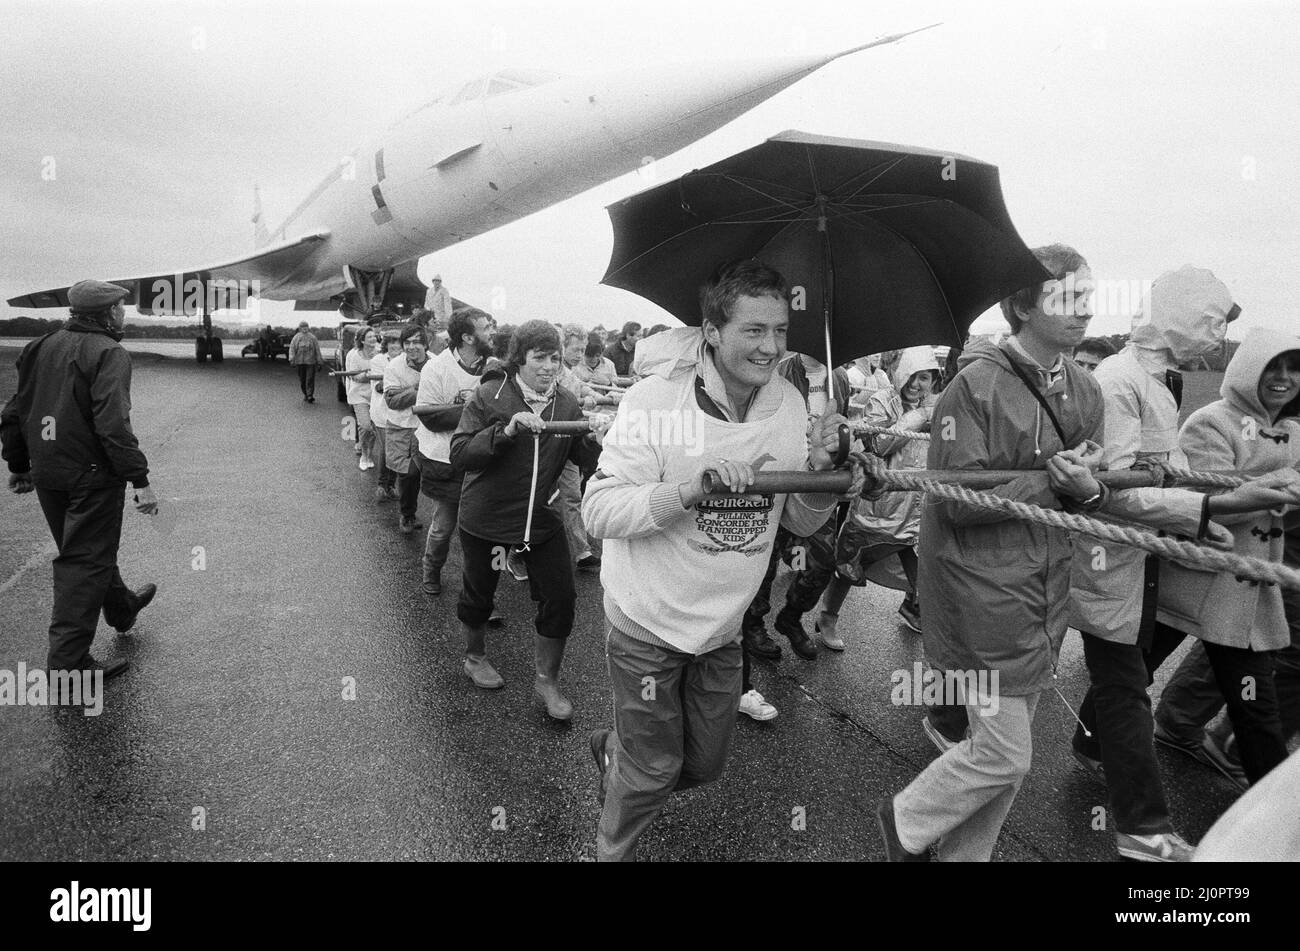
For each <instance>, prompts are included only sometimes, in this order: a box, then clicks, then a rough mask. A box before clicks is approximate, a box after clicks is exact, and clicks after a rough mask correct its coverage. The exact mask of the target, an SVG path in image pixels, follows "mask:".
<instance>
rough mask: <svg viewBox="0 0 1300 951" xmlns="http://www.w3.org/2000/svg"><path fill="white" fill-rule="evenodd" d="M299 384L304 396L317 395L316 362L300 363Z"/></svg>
mask: <svg viewBox="0 0 1300 951" xmlns="http://www.w3.org/2000/svg"><path fill="white" fill-rule="evenodd" d="M298 385H299V386H300V387H302V395H303V396H311V397H315V396H316V364H314V363H300V364H298Z"/></svg>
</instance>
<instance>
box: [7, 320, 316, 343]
mask: <svg viewBox="0 0 1300 951" xmlns="http://www.w3.org/2000/svg"><path fill="white" fill-rule="evenodd" d="M65 323H67V321H66V319H60V320H56V319H51V318H47V317H8V318H5V319H3V320H0V337H42V336H44V335H45V334H47V333H50V332H51V331H53V330H58V329H59V328H60V327H62V326H63V325H64V324H65ZM271 329H272V330H274V331H275V332H276V333H279V334H281V335H282V336H284V337H285V338H286V339H287V338H291V337H293V335H294V334H295V333H297V332H298V328H297V327H296V326H295V327H272V328H271ZM337 329H338V328H336V327H312V328H311V332H312V333H314V334H315V335H316V337H317V338H318V339H320V340H337V339H338V333H337ZM260 331H261V328H260V327H223V326H219V325H218V324H215V323H214V324H213V325H212V332H213V333H215V334H216V335H217V336H219V337H221V338H222V339H224V340H251V339H253V338H254V337H256V336H257V335H258V333H259V332H260ZM200 333H201V328H200V327H199V325H196V324H180V325H172V324H132V323H130V322H128V323H127V325H126V327H124V328H123V330H122V336H123V337H126V338H131V339H135V340H141V339H154V340H193V339H194V338H195V337H197V336H199V334H200Z"/></svg>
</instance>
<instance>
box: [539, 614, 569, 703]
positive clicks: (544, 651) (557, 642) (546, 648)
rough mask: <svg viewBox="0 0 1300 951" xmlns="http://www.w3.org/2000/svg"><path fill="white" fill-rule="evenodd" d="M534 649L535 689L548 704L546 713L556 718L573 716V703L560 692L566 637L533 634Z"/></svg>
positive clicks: (540, 698)
mask: <svg viewBox="0 0 1300 951" xmlns="http://www.w3.org/2000/svg"><path fill="white" fill-rule="evenodd" d="M533 649H534V652H535V655H536V658H537V682H536V683H535V684H534V685H533V690H534V691H535V692H536V693H537V698H538V699H539V700H541V701H542V703H544V704H545V705H546V714H547V716H549V717H551V718H552V719H554V720H567V719H569V718H570V717H572V716H573V704H571V703H569V701H568V700H566V699H565V698H564V694H562V693H560V661H561V660H562V659H563V658H564V639H563V638H559V637H542V635H540V634H534V635H533Z"/></svg>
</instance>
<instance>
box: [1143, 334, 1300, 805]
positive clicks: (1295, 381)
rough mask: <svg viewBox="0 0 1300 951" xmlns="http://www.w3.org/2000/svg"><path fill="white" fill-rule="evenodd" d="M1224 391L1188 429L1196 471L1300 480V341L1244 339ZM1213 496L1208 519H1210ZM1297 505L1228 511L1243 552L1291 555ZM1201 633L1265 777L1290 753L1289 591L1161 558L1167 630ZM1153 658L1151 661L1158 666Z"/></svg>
mask: <svg viewBox="0 0 1300 951" xmlns="http://www.w3.org/2000/svg"><path fill="white" fill-rule="evenodd" d="M1219 392H1220V394H1221V396H1222V398H1221V399H1219V400H1217V401H1216V402H1214V403H1211V404H1209V405H1208V406H1205V407H1202V408H1201V409H1199V410H1197V411H1196V412H1195V413H1193V414H1192V415H1191V416H1190V417H1189V418H1188V420H1187V422H1186V423H1184V424H1183V428H1182V430H1181V431H1180V432H1179V434H1178V444H1179V446H1180V447H1181V448H1182V450H1183V452H1184V453H1185V454H1186V456H1187V464H1188V466H1190V467H1191V468H1192V469H1199V470H1214V469H1236V470H1238V471H1240V472H1241V473H1242V474H1243V475H1247V476H1259V475H1265V474H1268V473H1274V474H1275V475H1274V478H1275V479H1276V480H1277V481H1278V484H1279V485H1284V484H1286V485H1295V484H1296V483H1297V482H1300V475H1297V473H1296V471H1295V470H1294V468H1293V467H1294V466H1295V465H1296V463H1297V461H1300V340H1297V339H1296V338H1295V337H1292V336H1289V335H1287V334H1283V333H1279V332H1277V331H1272V330H1264V329H1260V330H1255V331H1252V332H1251V333H1250V334H1249V335H1247V337H1246V338H1245V340H1243V341H1242V343H1241V346H1240V347H1239V348H1238V350H1237V352H1236V354H1235V355H1234V356H1233V358H1232V361H1231V362H1230V363H1229V364H1228V369H1227V371H1226V372H1225V373H1224V377H1223V385H1222V387H1221V388H1220V391H1219ZM1208 498H1209V497H1208V496H1207V502H1206V504H1205V506H1204V508H1203V511H1204V512H1205V514H1204V515H1203V516H1202V521H1203V522H1204V521H1206V520H1207V519H1208V518H1209V514H1208V512H1209V506H1208ZM1296 517H1297V516H1296V513H1295V509H1294V507H1291V506H1288V507H1287V508H1285V509H1280V508H1279V509H1272V510H1270V511H1265V512H1248V513H1241V514H1235V515H1229V514H1222V515H1218V516H1216V520H1217V521H1219V522H1221V523H1222V524H1223V525H1225V526H1226V527H1227V528H1228V529H1229V530H1230V531H1231V532H1232V535H1233V551H1234V552H1236V553H1237V554H1239V555H1250V556H1253V557H1255V558H1266V559H1268V560H1269V561H1275V562H1279V563H1280V562H1281V561H1282V552H1283V534H1284V530H1285V526H1286V525H1287V524H1289V523H1291V522H1293V521H1295V519H1296ZM1161 627H1164V628H1166V629H1169V628H1172V629H1173V630H1174V631H1175V632H1179V633H1182V634H1191V635H1193V636H1195V637H1198V638H1200V640H1201V641H1202V643H1203V644H1204V645H1205V652H1206V655H1207V656H1208V658H1209V660H1210V664H1211V665H1212V666H1213V668H1214V674H1215V678H1216V680H1217V681H1218V684H1219V689H1220V690H1221V691H1222V692H1223V696H1224V698H1225V699H1226V701H1227V706H1228V715H1229V716H1230V717H1231V719H1232V725H1233V729H1234V730H1235V732H1236V736H1237V744H1238V747H1239V748H1240V750H1241V759H1242V766H1243V768H1244V769H1245V771H1246V776H1247V778H1248V779H1249V780H1250V781H1251V782H1252V783H1254V782H1258V781H1259V780H1260V779H1261V778H1263V776H1264V775H1265V774H1267V773H1268V771H1269V770H1271V769H1272V768H1273V767H1275V766H1277V765H1278V764H1279V763H1281V762H1282V761H1283V760H1284V759H1285V758H1286V755H1287V752H1286V742H1285V740H1284V738H1283V735H1282V725H1281V720H1280V718H1279V714H1278V704H1277V694H1276V691H1275V688H1274V684H1273V655H1272V652H1273V651H1276V650H1279V649H1281V648H1283V647H1286V646H1287V644H1289V643H1290V632H1289V629H1288V627H1287V622H1286V614H1285V612H1284V609H1283V604H1282V592H1281V591H1280V590H1279V589H1278V588H1277V587H1275V586H1273V585H1267V584H1260V583H1259V582H1254V581H1247V580H1245V579H1242V578H1238V577H1236V576H1234V575H1233V574H1232V572H1230V571H1219V572H1213V571H1205V570H1201V569H1196V568H1190V567H1187V566H1185V565H1180V564H1177V563H1174V562H1166V563H1163V564H1162V565H1161V574H1160V602H1159V611H1158V614H1157V636H1156V640H1157V642H1163V643H1164V644H1171V642H1172V646H1169V647H1168V650H1167V651H1166V654H1165V656H1168V653H1170V652H1172V650H1173V646H1176V643H1177V638H1169V637H1163V638H1162V637H1161V636H1160V633H1161V632H1160V630H1159V628H1161ZM1158 662H1159V659H1155V658H1153V663H1152V665H1151V669H1153V670H1154V669H1155V667H1156V666H1158Z"/></svg>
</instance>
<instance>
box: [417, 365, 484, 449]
mask: <svg viewBox="0 0 1300 951" xmlns="http://www.w3.org/2000/svg"><path fill="white" fill-rule="evenodd" d="M482 379H483V378H482V377H481V376H475V375H474V374H473V373H469V372H467V371H466V370H465V368H464V367H462V366H461V365H460V361H459V360H457V359H456V351H455V350H453V349H452V348H451V347H448V348H447V349H446V350H444V351H442V353H440V354H438V355H437V356H436V357H433V358H432V359H430V360H429V362H428V363H426V364H425V365H424V369H422V370H421V371H420V386H419V389H417V390H416V396H415V402H417V403H433V404H435V405H446V404H447V403H464V402H465V401H466V400H468V399H469V398H470V397H471V396H473V395H474V390H475V389H477V388H478V385H479V383H480V382H481V381H482ZM416 422H417V423H418V422H419V420H416ZM453 432H454V430H451V429H448V430H443V431H441V432H434V431H433V430H431V429H429V428H428V427H427V426H424V425H422V424H421V425H418V426H416V429H415V440H416V442H417V443H419V446H420V455H422V456H424V457H425V458H426V459H433V460H434V461H436V462H451V434H452V433H453Z"/></svg>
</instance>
